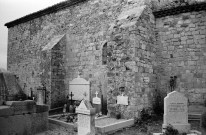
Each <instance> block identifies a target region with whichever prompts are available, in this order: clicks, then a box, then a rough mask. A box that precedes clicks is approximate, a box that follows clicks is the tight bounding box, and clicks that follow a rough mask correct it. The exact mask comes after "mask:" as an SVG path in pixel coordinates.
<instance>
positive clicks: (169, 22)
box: [156, 11, 206, 104]
mask: <svg viewBox="0 0 206 135" xmlns="http://www.w3.org/2000/svg"><path fill="white" fill-rule="evenodd" d="M205 17H206V12H205V11H200V12H189V13H182V14H179V15H174V16H167V17H162V18H158V19H157V20H156V27H157V29H158V31H157V38H158V41H159V43H158V46H157V47H158V48H165V49H164V51H161V50H160V51H158V52H157V56H158V59H159V60H160V61H159V64H158V65H161V66H162V67H163V72H159V73H158V74H159V76H161V78H166V79H162V80H159V81H160V82H161V87H162V88H161V90H166V91H169V87H168V86H169V79H170V76H174V75H175V76H177V77H178V79H177V87H176V90H177V91H181V92H184V93H185V95H186V96H187V97H188V98H189V103H190V104H192V103H199V104H202V103H203V102H204V100H205V96H204V95H205V94H206V90H205V87H206V86H205V82H206V76H205V75H204V74H206V72H205V70H204V68H205V64H206V63H205V62H204V60H205V59H206V56H205V55H204V52H205V50H204V45H202V43H203V44H206V40H205V34H201V33H200V32H199V31H201V30H202V26H205V22H206V20H205V19H204V18H205ZM176 22H177V23H176ZM182 25H185V26H184V27H182ZM168 33H170V34H168ZM203 33H204V32H203ZM177 34H178V35H181V36H177ZM170 35H173V38H169V37H170ZM174 41H175V42H174ZM171 48H172V49H171ZM172 55H173V57H171V56H172Z"/></svg>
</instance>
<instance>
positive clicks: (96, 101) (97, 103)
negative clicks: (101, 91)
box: [92, 91, 101, 113]
mask: <svg viewBox="0 0 206 135" xmlns="http://www.w3.org/2000/svg"><path fill="white" fill-rule="evenodd" d="M95 95H96V96H95V97H94V98H93V99H92V103H93V106H94V108H95V109H96V113H101V98H99V97H98V96H97V95H98V92H97V91H96V92H95Z"/></svg>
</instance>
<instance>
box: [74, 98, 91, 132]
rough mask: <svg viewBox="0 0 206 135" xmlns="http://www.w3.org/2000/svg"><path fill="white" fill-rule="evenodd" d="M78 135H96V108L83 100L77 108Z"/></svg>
mask: <svg viewBox="0 0 206 135" xmlns="http://www.w3.org/2000/svg"><path fill="white" fill-rule="evenodd" d="M76 113H77V114H78V116H77V117H78V121H77V127H78V128H77V130H78V135H95V108H93V107H92V105H91V103H90V102H89V101H88V100H84V99H83V100H82V101H81V103H80V105H79V106H78V107H77V108H76Z"/></svg>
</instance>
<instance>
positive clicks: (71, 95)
mask: <svg viewBox="0 0 206 135" xmlns="http://www.w3.org/2000/svg"><path fill="white" fill-rule="evenodd" d="M69 96H70V97H71V101H72V97H73V96H74V94H72V92H71V94H69Z"/></svg>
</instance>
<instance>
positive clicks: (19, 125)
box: [0, 100, 48, 135]
mask: <svg viewBox="0 0 206 135" xmlns="http://www.w3.org/2000/svg"><path fill="white" fill-rule="evenodd" d="M47 129H48V106H45V105H36V104H35V102H34V101H28V100H27V101H7V102H6V105H2V104H0V134H1V135H11V134H15V135H16V134H18V135H34V134H36V133H39V132H43V131H46V130H47Z"/></svg>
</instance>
